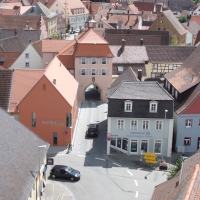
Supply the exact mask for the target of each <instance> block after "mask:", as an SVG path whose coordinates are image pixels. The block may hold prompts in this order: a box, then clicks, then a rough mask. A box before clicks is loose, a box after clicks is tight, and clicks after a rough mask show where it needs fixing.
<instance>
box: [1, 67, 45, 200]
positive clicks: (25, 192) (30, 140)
mask: <svg viewBox="0 0 200 200" xmlns="http://www.w3.org/2000/svg"><path fill="white" fill-rule="evenodd" d="M2 71H4V70H0V74H1V75H2V74H3V73H1V72H2ZM1 80H2V78H1V79H0V82H1ZM0 119H1V120H0V129H1V131H0V136H1V141H0V146H1V148H2V149H4V151H0V157H1V163H2V165H3V166H2V168H1V172H0V176H1V182H0V187H1V191H0V196H1V200H7V199H36V196H37V197H38V199H39V198H41V195H42V192H43V187H44V185H45V184H46V170H45V168H46V166H45V165H46V154H47V150H48V148H49V144H48V143H47V142H46V141H44V140H42V139H41V138H40V137H38V136H37V135H36V134H35V133H34V132H33V131H31V130H30V129H28V128H26V127H25V126H24V125H22V124H21V123H20V122H18V121H17V120H15V119H14V118H13V117H12V116H10V115H9V114H8V113H6V111H5V110H3V109H2V108H0ZM5 174H6V176H5ZM11 191H12V192H11Z"/></svg>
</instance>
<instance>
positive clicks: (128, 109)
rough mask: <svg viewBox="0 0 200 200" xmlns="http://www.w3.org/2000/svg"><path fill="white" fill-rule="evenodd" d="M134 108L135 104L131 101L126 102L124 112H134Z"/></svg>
mask: <svg viewBox="0 0 200 200" xmlns="http://www.w3.org/2000/svg"><path fill="white" fill-rule="evenodd" d="M132 106H133V102H132V101H130V100H127V101H125V102H124V112H132Z"/></svg>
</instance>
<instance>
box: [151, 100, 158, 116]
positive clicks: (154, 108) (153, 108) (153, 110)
mask: <svg viewBox="0 0 200 200" xmlns="http://www.w3.org/2000/svg"><path fill="white" fill-rule="evenodd" d="M157 108H158V102H157V101H150V102H149V112H151V113H156V112H157Z"/></svg>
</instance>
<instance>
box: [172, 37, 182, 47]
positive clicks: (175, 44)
mask: <svg viewBox="0 0 200 200" xmlns="http://www.w3.org/2000/svg"><path fill="white" fill-rule="evenodd" d="M170 45H171V46H184V44H181V43H178V39H177V36H176V35H172V37H171V42H170Z"/></svg>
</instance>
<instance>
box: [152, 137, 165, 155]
mask: <svg viewBox="0 0 200 200" xmlns="http://www.w3.org/2000/svg"><path fill="white" fill-rule="evenodd" d="M156 143H160V144H161V148H160V153H157V152H155V144H156ZM162 145H163V140H162V139H154V143H153V152H154V153H155V154H162Z"/></svg>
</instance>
